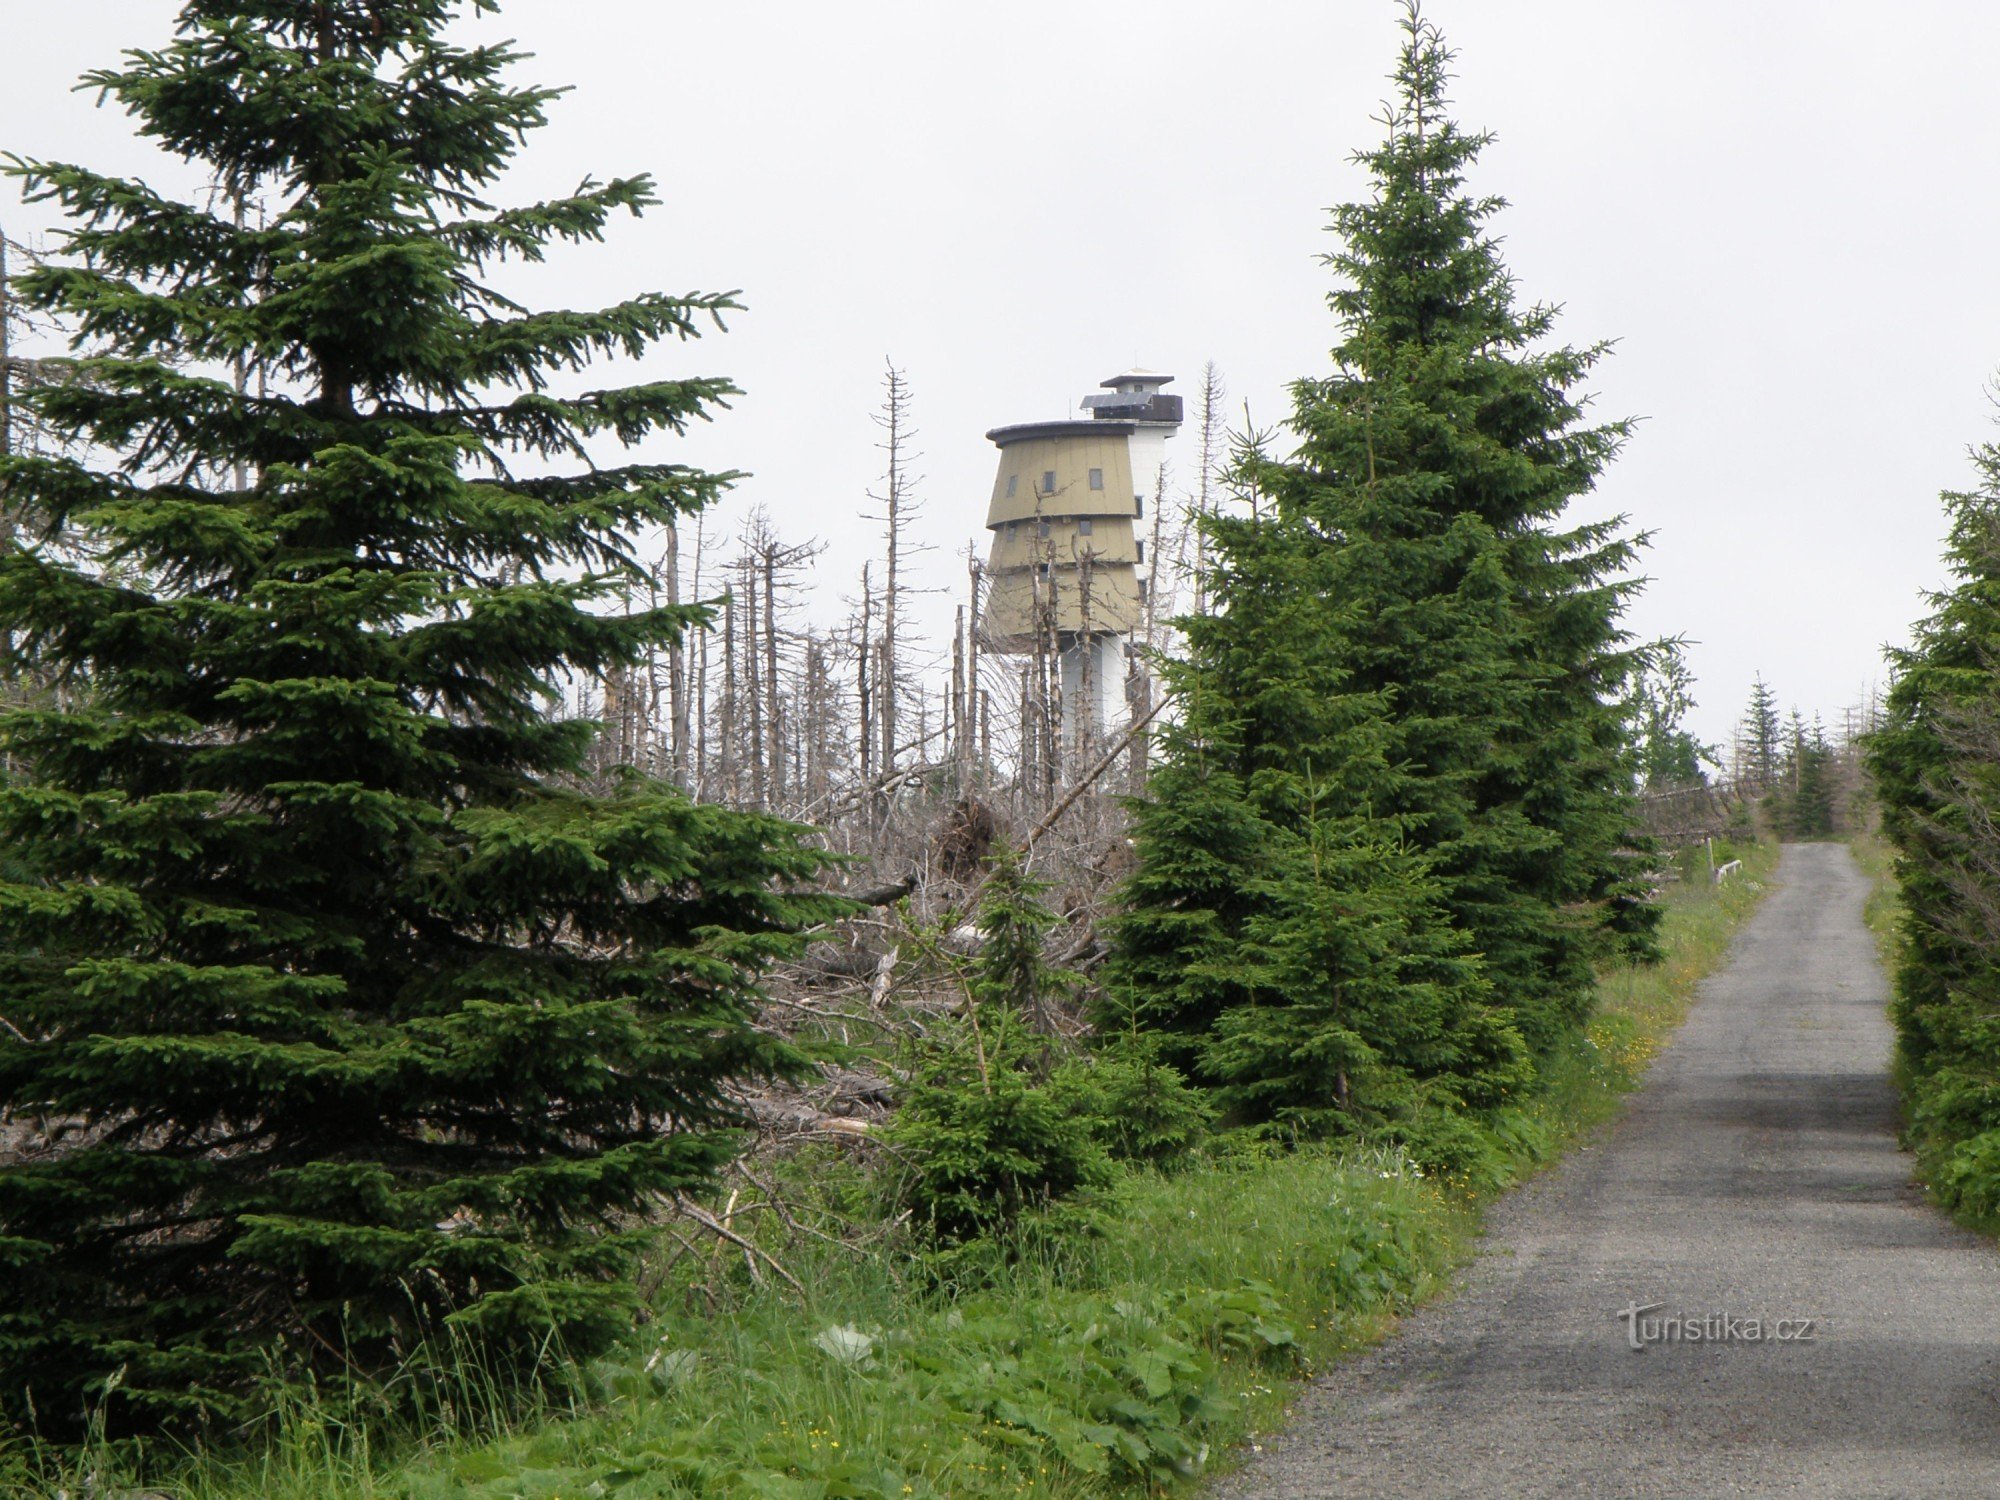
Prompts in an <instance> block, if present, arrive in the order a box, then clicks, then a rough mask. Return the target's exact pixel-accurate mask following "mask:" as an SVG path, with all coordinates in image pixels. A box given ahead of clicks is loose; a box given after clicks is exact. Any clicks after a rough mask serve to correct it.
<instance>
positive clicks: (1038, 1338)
mask: <svg viewBox="0 0 2000 1500" xmlns="http://www.w3.org/2000/svg"><path fill="white" fill-rule="evenodd" d="M1741 852H1742V857H1743V859H1744V865H1745V868H1744V871H1743V874H1742V876H1741V877H1740V878H1739V879H1737V880H1735V881H1732V882H1730V883H1728V884H1726V885H1725V886H1723V887H1721V888H1719V889H1716V888H1711V887H1709V886H1708V885H1707V884H1706V882H1705V881H1700V882H1696V883H1690V884H1686V885H1680V886H1676V887H1673V888H1672V889H1671V890H1670V892H1669V894H1668V896H1667V898H1666V901H1667V907H1668V911H1667V917H1666V922H1665V927H1664V931H1663V948H1664V951H1665V959H1664V962H1662V963H1661V964H1659V965H1657V966H1655V967H1651V968H1647V969H1640V970H1630V969H1620V970H1617V971H1615V972H1612V973H1610V974H1607V975H1606V976H1605V977H1604V979H1603V981H1602V986H1601V990H1602V1000H1601V1005H1600V1009H1599V1013H1598V1014H1597V1016H1596V1017H1595V1018H1594V1019H1593V1021H1592V1022H1591V1024H1590V1027H1589V1029H1588V1032H1587V1034H1586V1035H1585V1036H1584V1037H1582V1038H1580V1039H1579V1040H1578V1041H1577V1042H1576V1044H1575V1045H1574V1046H1572V1047H1571V1048H1569V1049H1568V1050H1567V1051H1565V1052H1564V1053H1563V1054H1562V1055H1560V1056H1558V1057H1556V1058H1552V1059H1550V1060H1548V1064H1547V1068H1546V1076H1547V1078H1548V1080H1549V1086H1548V1088H1547V1089H1546V1091H1545V1092H1544V1093H1542V1094H1541V1095H1540V1096H1538V1097H1537V1099H1536V1100H1535V1101H1534V1102H1533V1104H1532V1105H1531V1106H1530V1107H1529V1108H1528V1110H1527V1111H1526V1116H1527V1119H1526V1122H1525V1125H1524V1127H1523V1128H1522V1129H1521V1131H1520V1132H1519V1144H1518V1148H1517V1150H1516V1152H1515V1154H1514V1156H1513V1158H1512V1160H1511V1162H1510V1173H1511V1175H1512V1176H1514V1177H1516V1178H1518V1177H1520V1176H1524V1175H1526V1174H1528V1173H1530V1172H1532V1171H1534V1170H1536V1169H1537V1168H1538V1167H1539V1166H1540V1165H1542V1164H1543V1163H1545V1162H1546V1161H1548V1160H1550V1159H1552V1157H1553V1156H1554V1154H1555V1153H1556V1152H1557V1151H1558V1150H1559V1149H1560V1147H1561V1146H1562V1145H1564V1144H1566V1143H1568V1142H1569V1141H1571V1140H1573V1139H1575V1138H1576V1137H1577V1136H1579V1135H1580V1134H1583V1133H1585V1132H1587V1131H1589V1130H1590V1129H1591V1128H1592V1127H1594V1126H1595V1125H1597V1124H1599V1123H1601V1122H1602V1121H1603V1120H1604V1119H1606V1118H1607V1117H1608V1116H1610V1115H1611V1114H1612V1113H1613V1112H1615V1110H1616V1109H1617V1107H1618V1100H1619V1098H1620V1096H1621V1094H1622V1093H1623V1092H1624V1091H1626V1090H1627V1089H1629V1088H1630V1087H1631V1086H1632V1085H1633V1083H1635V1082H1636V1081H1637V1080H1638V1078H1639V1077H1640V1076H1641V1075H1642V1074H1643V1072H1644V1069H1645V1066H1646V1063H1647V1062H1648V1061H1649V1060H1650V1059H1651V1058H1652V1057H1653V1056H1654V1055H1655V1054H1656V1053H1657V1051H1658V1050H1659V1048H1660V1047H1661V1046H1662V1045H1664V1043H1665V1041H1666V1040H1667V1038H1668V1037H1669V1035H1670V1034H1671V1032H1672V1031H1673V1029H1674V1028H1675V1027H1676V1026H1678V1025H1679V1024H1680V1021H1681V1020H1682V1018H1683V1017H1684V1016H1685V1014H1686V1011H1687V1007H1688V1005H1689V1003H1690V1001H1691V999H1692V997H1693V993H1694V989H1695V986H1696V984H1697V983H1698V981H1699V980H1700V979H1701V978H1702V976H1703V975H1705V974H1706V973H1708V972H1710V971H1711V970H1712V969H1713V968H1714V967H1715V965H1716V964H1717V963H1718V961H1719V960H1720V959H1721V957H1722V956H1723V954H1724V953H1725V951H1726V950H1727V947H1728V943H1729V939H1730V937H1731V935H1732V934H1733V932H1734V931H1735V929H1736V927H1737V926H1738V925H1739V924H1740V923H1741V921H1742V920H1743V918H1744V917H1745V916H1746V915H1748V913H1749V911H1750V910H1751V909H1752V907H1753V906H1754V905H1755V903H1756V901H1757V899H1758V897H1759V895H1760V894H1761V892H1762V890H1763V888H1764V887H1765V886H1766V885H1767V884H1768V882H1769V875H1770V870H1771V867H1772V865H1773V864H1774V862H1775V859H1776V850H1775V848H1774V847H1773V846H1770V845H1763V846H1756V847H1753V848H1750V849H1747V850H1744V851H1741ZM787 1182H788V1184H789V1185H788V1187H787V1189H786V1191H787V1192H788V1193H790V1192H793V1191H796V1192H798V1193H800V1194H801V1195H803V1196H805V1197H816V1198H817V1199H818V1201H820V1202H821V1203H823V1204H829V1205H831V1204H837V1203H841V1202H846V1203H847V1204H848V1206H850V1207H852V1206H854V1205H855V1204H856V1203H858V1202H859V1199H860V1195H862V1194H864V1193H865V1191H866V1189H865V1185H864V1183H863V1180H862V1177H861V1174H860V1173H859V1171H858V1169H857V1168H856V1167H855V1166H854V1165H853V1164H852V1163H850V1162H847V1161H845V1160H843V1159H842V1158H841V1157H840V1156H839V1155H838V1154H837V1153H834V1152H828V1153H827V1154H825V1155H823V1156H820V1157H817V1158H814V1159H811V1160H806V1161H801V1162H798V1163H795V1164H794V1165H793V1167H792V1168H791V1171H790V1175H789V1176H788V1178H787ZM1483 1201H1484V1200H1483V1199H1482V1197H1481V1196H1479V1195H1477V1194H1474V1193H1471V1192H1468V1191H1466V1190H1465V1189H1464V1188H1462V1187H1455V1186H1454V1185H1452V1184H1450V1183H1440V1182H1437V1181H1434V1180H1427V1179H1426V1178H1425V1177H1423V1176H1422V1175H1421V1173H1420V1172H1419V1171H1418V1170H1417V1169H1416V1168H1414V1167H1412V1166H1411V1165H1410V1164H1409V1162H1408V1161H1407V1159H1406V1158H1404V1157H1403V1156H1402V1155H1401V1154H1399V1153H1396V1152H1390V1151H1382V1150H1374V1149H1364V1148H1354V1147H1348V1148H1345V1149H1333V1148H1309V1149H1303V1150H1298V1151H1280V1150H1276V1149H1274V1148H1270V1147H1267V1146H1259V1145H1255V1144H1239V1145H1236V1146H1233V1147H1231V1148H1230V1149H1229V1150H1227V1151H1226V1152H1225V1153H1224V1154H1222V1155H1220V1156H1217V1157H1213V1158H1210V1159H1207V1160H1205V1161H1203V1162H1202V1163H1201V1164H1200V1165H1198V1166H1196V1167H1194V1168H1192V1169H1189V1170H1185V1171H1182V1172H1180V1173H1178V1174H1175V1175H1171V1176H1161V1175H1158V1174H1151V1173H1148V1174H1143V1175H1138V1176H1135V1177H1134V1178H1133V1179H1132V1180H1131V1181H1130V1182H1129V1183H1128V1184H1127V1185H1126V1187H1125V1189H1124V1191H1123V1193H1122V1194H1121V1196H1120V1198H1119V1200H1118V1202H1117V1204H1116V1205H1115V1207H1114V1208H1112V1209H1111V1210H1110V1211H1108V1212H1107V1213H1105V1214H1104V1215H1103V1216H1102V1217H1101V1222H1100V1227H1099V1230H1098V1232H1096V1233H1095V1234H1091V1235H1087V1236H1081V1237H1078V1236H1070V1237H1065V1238H1062V1239H1055V1240H1051V1241H1049V1242H1046V1243H1040V1244H1036V1243H1028V1244H1024V1245H1023V1246H1022V1247H1021V1253H1020V1254H1019V1256H1018V1258H1017V1259H1016V1260H1015V1261H1013V1262H1012V1263H1010V1264H1006V1265H1002V1266H999V1267H998V1268H997V1269H993V1270H991V1274H990V1275H989V1276H988V1277H987V1278H986V1279H985V1280H984V1281H982V1282H981V1283H980V1284H979V1285H978V1286H977V1289H974V1290H969V1291H962V1292H957V1293H954V1291H953V1290H952V1289H951V1288H948V1287H944V1286H940V1285H939V1284H938V1283H937V1280H936V1277H935V1276H934V1275H932V1274H927V1273H926V1271H925V1269H924V1267H923V1266H921V1265H920V1264H918V1263H917V1262H915V1261H913V1260H912V1259H910V1258H908V1257H907V1256H906V1255H904V1254H902V1253H898V1252H894V1251H889V1250H881V1249H877V1250H870V1251H863V1252H859V1253H857V1252H856V1251H854V1250H853V1249H851V1248H846V1247H841V1246H836V1245H833V1244H830V1243H826V1242H822V1241H818V1240H814V1239H811V1238H805V1239H797V1238H788V1239H785V1240H783V1241H781V1240H780V1239H779V1238H778V1237H777V1236H776V1233H775V1231H776V1230H777V1228H778V1227H779V1226H778V1225H777V1223H776V1221H775V1219H774V1218H772V1217H771V1216H769V1215H766V1216H765V1217H764V1218H763V1219H761V1220H759V1221H758V1222H760V1223H762V1224H764V1225H765V1226H766V1227H767V1229H768V1230H769V1231H770V1232H771V1233H772V1238H771V1239H770V1240H769V1241H768V1244H769V1245H770V1247H771V1248H772V1250H773V1252H774V1253H775V1254H778V1255H780V1256H782V1257H783V1258H784V1261H785V1264H786V1266H787V1267H788V1269H789V1270H790V1271H791V1272H792V1274H793V1275H795V1276H796V1277H797V1278H798V1279H799V1280H800V1281H801V1282H802V1283H803V1284H804V1286H805V1287H806V1288H807V1291H806V1295H805V1296H804V1297H803V1298H802V1297H800V1296H798V1295H797V1294H795V1293H792V1292H789V1291H787V1290H785V1289H784V1288H783V1287H782V1286H780V1285H777V1284H776V1281H777V1278H775V1277H773V1276H771V1275H770V1274H769V1273H768V1272H766V1273H764V1274H762V1275H761V1276H760V1277H759V1279H758V1280H754V1281H753V1279H752V1277H751V1274H750V1272H749V1271H748V1269H747V1268H746V1266H745V1264H744V1260H743V1257H742V1253H741V1252H740V1251H738V1250H736V1249H734V1248H729V1247H723V1248H719V1249H717V1250H716V1251H715V1252H713V1254H710V1253H709V1252H706V1251H704V1252H703V1256H704V1258H703V1259H702V1260H700V1261H692V1260H690V1259H689V1257H687V1256H686V1255H683V1256H681V1257H680V1258H679V1260H678V1261H677V1262H676V1263H675V1265H674V1266H673V1267H671V1268H670V1269H669V1270H667V1271H666V1272H665V1275H664V1286H665V1288H666V1289H665V1290H664V1291H663V1292H662V1293H661V1296H660V1300H659V1307H658V1315H657V1317H656V1319H655V1321H654V1322H652V1323H651V1324H650V1325H649V1326H648V1327H647V1328H646V1329H645V1330H644V1338H643V1341H642V1343H641V1345H640V1346H639V1347H637V1348H635V1349H634V1350H633V1351H632V1352H631V1353H630V1354H629V1355H627V1356H625V1357H623V1358H621V1359H619V1360H615V1361H611V1362H607V1363H605V1364H602V1365H600V1366H598V1367H597V1368H595V1369H593V1370H592V1371H590V1372H587V1376H586V1379H585V1381H584V1386H585V1389H584V1390H582V1391H580V1392H579V1394H578V1396H577V1397H576V1399H575V1400H574V1401H573V1402H571V1403H570V1404H569V1405H568V1406H567V1407H566V1408H564V1409H561V1410H556V1409H551V1410H547V1411H544V1412H543V1413H541V1414H539V1416H538V1418H537V1419H536V1420H535V1421H533V1422H531V1423H526V1424H520V1425H518V1426H517V1427H516V1428H515V1429H514V1430H513V1431H512V1432H511V1433H510V1434H509V1435H504V1436H499V1437H492V1436H487V1437H480V1436H478V1435H476V1433H472V1432H468V1431H467V1428H468V1425H472V1426H476V1422H475V1423H471V1424H469V1423H468V1418H470V1417H473V1416H476V1412H477V1410H478V1409H479V1407H480V1406H481V1405H482V1404H483V1403H482V1402H481V1401H480V1400H479V1399H478V1394H477V1382H471V1384H472V1386H473V1387H474V1389H473V1390H472V1391H470V1392H459V1393H456V1395H455V1397H452V1398H450V1399H448V1398H447V1396H446V1395H445V1394H444V1393H440V1394H439V1395H438V1396H437V1397H436V1399H434V1400H433V1402H432V1403H431V1406H432V1410H433V1413H434V1416H433V1420H432V1422H431V1424H430V1427H429V1430H428V1431H425V1432H416V1433H410V1432H406V1433H404V1434H403V1436H402V1437H401V1438H400V1440H398V1441H397V1442H395V1443H394V1444H393V1445H391V1450H390V1451H381V1450H379V1449H377V1448H376V1447H374V1446H371V1442H370V1436H369V1434H368V1432H367V1431H366V1430H364V1429H362V1428H358V1427H352V1426H348V1425H345V1424H343V1423H341V1422H339V1421H336V1420H334V1419H333V1418H332V1417H331V1416H330V1415H329V1413H328V1410H327V1409H325V1408H322V1407H321V1406H319V1405H317V1404H315V1403H313V1402H311V1401H309V1400H300V1401H297V1402H296V1403H294V1404H293V1405H292V1406H291V1407H290V1408H288V1409H287V1410H286V1411H285V1412H284V1413H282V1414H281V1425H280V1431H279V1436H278V1438H277V1440H276V1441H274V1442H271V1443H269V1444H267V1445H263V1446H262V1447H261V1448H260V1449H259V1450H258V1452H257V1455H256V1456H255V1457H254V1458H240V1457H239V1458H236V1459H234V1460H229V1461H224V1460H219V1459H207V1460H201V1461H197V1462H193V1463H189V1464H183V1465H181V1466H179V1468H178V1472H177V1476H176V1477H175V1478H174V1479H173V1481H172V1482H162V1481H161V1480H159V1479H157V1478H155V1479H154V1480H153V1489H152V1490H150V1491H148V1492H147V1493H156V1494H161V1495H172V1496H175V1497H178V1500H249V1497H252V1496H256V1497H259V1500H306V1497H313V1500H323V1497H355V1500H363V1497H366V1500H376V1497H381V1500H388V1497H396V1500H434V1497H436V1500H441V1497H445V1496H472V1497H496V1500H497V1497H503V1496H505V1497H528V1496H537V1497H545V1500H556V1497H562V1500H583V1497H587V1496H599V1495H616V1496H623V1497H631V1500H640V1497H657V1496H697V1495H699V1496H724V1495H746V1496H773V1497H785V1500H808V1497H811V1500H820V1497H828V1500H831V1497H840V1496H845V1497H878V1496H879V1497H888V1500H898V1497H903V1496H920V1497H922V1496H929V1497H945V1496H954V1497H984V1496H1001V1495H1029V1496H1044V1497H1059V1500H1060V1497H1084V1496H1102V1495H1105V1494H1113V1493H1134V1494H1136V1493H1145V1492H1148V1491H1155V1492H1157V1491H1160V1490H1164V1489H1171V1488H1175V1487H1179V1486H1180V1485H1181V1484H1182V1482H1183V1481H1184V1480H1185V1478H1187V1477H1188V1476H1193V1475H1196V1474H1200V1473H1206V1472H1212V1471H1213V1470H1214V1469H1216V1468H1217V1467H1220V1466H1223V1465H1224V1464H1226V1463H1227V1462H1228V1450H1229V1449H1230V1448H1231V1447H1232V1445H1236V1444H1240V1443H1242V1442H1243V1441H1244V1440H1246V1439H1247V1438H1248V1437H1250V1436H1252V1435H1254V1434H1255V1433H1257V1432H1260V1431H1267V1430H1269V1429H1271V1428H1272V1427H1274V1426H1276V1425H1278V1424H1279V1423H1280V1422H1281V1421H1282V1419H1283V1416H1284V1411H1285V1406H1286V1403H1287V1401H1288V1400H1290V1399H1291V1398H1292V1396H1293V1395H1295V1394H1296V1389H1297V1387H1296V1382H1297V1381H1298V1380H1299V1379H1301V1378H1303V1377H1305V1376H1307V1375H1310V1374H1311V1373H1312V1372H1313V1371H1314V1370H1316V1369H1320V1368H1323V1367H1325V1366H1326V1365H1327V1364H1329V1363H1330V1362H1332V1361H1334V1360H1336V1359H1338V1358H1340V1357H1341V1356H1342V1355H1344V1354H1347V1353H1350V1352H1352V1351H1353V1350H1354V1349H1356V1348H1358V1347H1361V1346H1363V1345H1365V1344H1367V1343H1369V1342H1371V1341H1373V1340H1375V1339H1378V1338H1380V1337H1382V1336H1383V1335H1384V1334H1385V1333H1387V1332H1388V1331H1389V1330H1391V1329H1392V1328H1393V1327H1394V1325H1395V1320H1396V1317H1397V1315H1398V1314H1399V1313H1400V1312H1402V1311H1403V1310H1405V1309H1406V1308H1408V1307H1409V1306H1410V1305H1412V1304H1413V1303H1415V1302H1417V1301H1420V1300H1422V1299H1423V1298H1425V1297H1427V1296H1430V1295H1433V1294H1434V1293H1436V1292H1437V1291H1439V1290H1440V1289H1441V1288H1443V1287H1444V1286H1446V1285H1447V1284H1448V1282H1449V1279H1450V1273H1451V1271H1452V1269H1453V1268H1454V1267H1455V1266H1456V1265H1457V1264H1459V1263H1460V1262H1462V1261H1463V1259H1464V1258H1465V1257H1466V1256H1467V1255H1468V1254H1469V1253H1470V1251H1471V1247H1472V1245H1473V1243H1474V1240H1475V1238H1476V1236H1477V1233H1478V1229H1479V1222H1480V1212H1481V1209H1482V1206H1483ZM16 1457H17V1459H18V1460H19V1461H20V1463H21V1464H22V1465H23V1467H22V1468H21V1469H19V1470H18V1471H17V1476H16V1477H15V1478H14V1480H13V1482H14V1483H15V1484H17V1485H18V1486H20V1487H22V1488H23V1489H25V1490H26V1491H27V1492H29V1493H37V1492H39V1493H51V1494H52V1493H55V1492H57V1491H59V1490H66V1491H67V1492H68V1493H69V1494H71V1495H78V1494H83V1493H107V1492H108V1493H117V1489H116V1485H117V1484H118V1483H121V1482H124V1481H123V1480H121V1479H120V1478H119V1477H118V1476H119V1473H120V1471H124V1472H127V1473H129V1471H130V1459H129V1457H121V1459H120V1460H119V1461H118V1462H116V1463H113V1462H112V1461H111V1460H109V1459H106V1458H103V1457H100V1458H98V1459H97V1460H96V1461H95V1468H96V1469H97V1470H100V1471H102V1472H98V1473H95V1474H93V1473H92V1472H91V1468H92V1466H91V1465H90V1464H86V1465H84V1466H83V1467H82V1468H79V1467H78V1466H77V1465H76V1464H75V1463H73V1462H72V1463H69V1464H66V1465H57V1464H54V1463H53V1462H44V1463H41V1464H40V1466H39V1467H37V1466H36V1462H35V1460H34V1458H33V1456H32V1455H30V1454H27V1453H20V1454H17V1455H16ZM155 1466H156V1467H157V1465H155ZM168 1471H169V1472H173V1470H172V1468H171V1466H170V1467H169V1470H168ZM5 1483H6V1475H5V1469H4V1460H0V1488H4V1487H5ZM92 1485H95V1488H94V1489H93V1488H91V1486H92Z"/></svg>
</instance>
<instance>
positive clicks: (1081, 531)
mask: <svg viewBox="0 0 2000 1500" xmlns="http://www.w3.org/2000/svg"><path fill="white" fill-rule="evenodd" d="M1096 472H1097V471H1096V470H1095V469H1092V470H1091V473H1093V474H1095V473H1096ZM1076 534H1077V535H1078V536H1089V535H1090V517H1089V516H1085V517H1083V518H1082V519H1081V520H1079V521H1078V522H1077V523H1076Z"/></svg>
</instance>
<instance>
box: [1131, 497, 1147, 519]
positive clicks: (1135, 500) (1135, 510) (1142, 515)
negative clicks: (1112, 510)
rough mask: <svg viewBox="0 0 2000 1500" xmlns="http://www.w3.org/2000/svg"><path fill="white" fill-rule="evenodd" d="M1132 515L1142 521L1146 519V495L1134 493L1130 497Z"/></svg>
mask: <svg viewBox="0 0 2000 1500" xmlns="http://www.w3.org/2000/svg"><path fill="white" fill-rule="evenodd" d="M1132 515H1133V518H1134V519H1135V520H1140V521H1143V520H1145V519H1146V497H1145V496H1144V495H1134V496H1133V497H1132Z"/></svg>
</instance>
